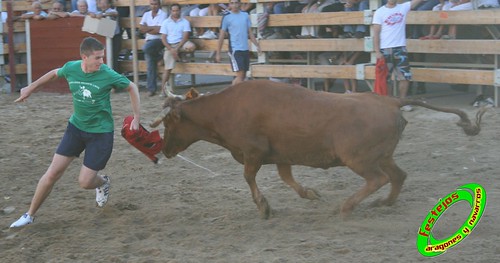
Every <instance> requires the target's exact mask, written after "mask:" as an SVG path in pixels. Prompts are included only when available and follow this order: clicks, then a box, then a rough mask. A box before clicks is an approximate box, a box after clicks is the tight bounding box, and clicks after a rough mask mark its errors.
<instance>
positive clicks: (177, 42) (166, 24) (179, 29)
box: [160, 4, 196, 95]
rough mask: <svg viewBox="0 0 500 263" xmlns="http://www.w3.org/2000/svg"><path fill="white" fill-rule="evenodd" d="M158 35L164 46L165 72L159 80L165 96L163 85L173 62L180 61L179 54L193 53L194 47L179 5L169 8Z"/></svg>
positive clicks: (189, 25) (168, 76) (189, 30)
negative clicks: (167, 15) (168, 14)
mask: <svg viewBox="0 0 500 263" xmlns="http://www.w3.org/2000/svg"><path fill="white" fill-rule="evenodd" d="M160 33H161V41H162V42H163V45H164V46H165V51H164V54H163V61H164V62H165V71H164V72H163V76H162V78H161V83H162V88H163V89H164V90H163V95H165V87H166V86H165V85H166V84H168V80H169V78H170V73H171V72H172V69H173V68H174V67H175V62H176V61H179V60H180V57H179V54H180V53H181V52H193V51H194V50H195V48H196V46H195V44H194V43H193V42H191V41H189V34H190V33H191V24H190V23H189V21H188V20H186V19H185V18H183V17H181V6H180V5H179V4H172V5H171V6H170V16H169V17H168V18H167V19H166V20H165V21H163V23H162V24H161V28H160ZM167 89H169V88H167Z"/></svg>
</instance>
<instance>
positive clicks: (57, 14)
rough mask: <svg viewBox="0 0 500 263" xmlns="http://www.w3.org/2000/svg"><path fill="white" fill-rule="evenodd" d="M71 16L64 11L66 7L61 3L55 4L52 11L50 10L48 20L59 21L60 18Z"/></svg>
mask: <svg viewBox="0 0 500 263" xmlns="http://www.w3.org/2000/svg"><path fill="white" fill-rule="evenodd" d="M68 16H69V14H68V12H65V11H64V6H63V4H61V2H58V1H56V2H54V3H53V4H52V9H51V10H50V12H49V14H48V15H47V19H51V20H52V19H58V18H63V17H68Z"/></svg>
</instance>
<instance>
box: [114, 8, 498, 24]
mask: <svg viewBox="0 0 500 263" xmlns="http://www.w3.org/2000/svg"><path fill="white" fill-rule="evenodd" d="M186 19H188V20H189V21H190V23H191V25H192V26H193V27H201V28H210V27H217V28H218V27H220V23H221V20H222V17H221V16H202V17H200V16H198V17H190V16H188V17H186ZM364 20H365V19H364V12H361V11H358V12H325V13H319V14H309V13H308V14H303V13H295V14H279V15H269V21H268V26H270V27H280V26H308V25H357V24H359V25H361V24H364ZM120 23H121V25H122V26H123V27H125V28H129V27H130V18H122V19H121V22H120ZM139 23H140V18H136V25H137V27H138V25H139ZM407 24H409V25H411V24H424V25H434V24H456V25H498V24H500V9H491V10H475V11H455V12H434V11H418V12H410V14H409V15H408V19H407Z"/></svg>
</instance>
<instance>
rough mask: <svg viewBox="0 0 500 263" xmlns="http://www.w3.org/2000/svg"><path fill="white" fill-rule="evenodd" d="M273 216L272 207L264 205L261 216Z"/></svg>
mask: <svg viewBox="0 0 500 263" xmlns="http://www.w3.org/2000/svg"><path fill="white" fill-rule="evenodd" d="M270 217H271V208H270V207H269V206H268V207H262V208H261V209H260V218H262V219H266V220H267V219H269V218H270Z"/></svg>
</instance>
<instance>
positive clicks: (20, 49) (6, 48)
mask: <svg viewBox="0 0 500 263" xmlns="http://www.w3.org/2000/svg"><path fill="white" fill-rule="evenodd" d="M14 51H15V52H16V53H26V44H25V43H19V44H15V45H14ZM2 54H4V55H7V54H9V44H3V53H2Z"/></svg>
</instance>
